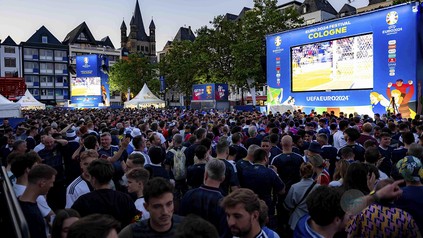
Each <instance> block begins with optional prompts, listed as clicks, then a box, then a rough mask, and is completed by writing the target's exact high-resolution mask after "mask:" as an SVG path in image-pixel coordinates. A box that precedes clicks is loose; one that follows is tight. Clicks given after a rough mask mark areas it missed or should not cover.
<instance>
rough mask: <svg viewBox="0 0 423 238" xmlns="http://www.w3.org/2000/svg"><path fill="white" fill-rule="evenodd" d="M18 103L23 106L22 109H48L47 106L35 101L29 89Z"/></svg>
mask: <svg viewBox="0 0 423 238" xmlns="http://www.w3.org/2000/svg"><path fill="white" fill-rule="evenodd" d="M18 103H20V104H21V108H22V109H46V105H45V104H44V103H41V102H39V101H38V100H37V99H35V98H34V96H32V94H31V93H30V92H29V91H28V89H27V90H26V92H25V95H24V96H23V97H22V98H21V99H19V101H18Z"/></svg>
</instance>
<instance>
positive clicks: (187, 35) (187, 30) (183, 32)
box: [157, 26, 195, 62]
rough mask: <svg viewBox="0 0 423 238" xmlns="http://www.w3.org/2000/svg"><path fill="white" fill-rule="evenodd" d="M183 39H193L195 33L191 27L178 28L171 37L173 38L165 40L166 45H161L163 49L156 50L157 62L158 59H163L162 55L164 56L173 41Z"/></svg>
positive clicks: (192, 40)
mask: <svg viewBox="0 0 423 238" xmlns="http://www.w3.org/2000/svg"><path fill="white" fill-rule="evenodd" d="M185 40H188V41H191V42H194V41H195V35H194V32H193V31H192V29H191V26H188V27H180V28H179V30H178V32H177V33H176V35H175V37H173V40H172V41H168V42H166V45H165V46H164V47H163V50H162V51H159V52H157V62H160V60H161V59H163V57H165V55H166V54H167V52H168V51H169V49H171V48H172V44H173V42H178V41H185Z"/></svg>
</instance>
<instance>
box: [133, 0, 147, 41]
mask: <svg viewBox="0 0 423 238" xmlns="http://www.w3.org/2000/svg"><path fill="white" fill-rule="evenodd" d="M133 20H134V24H135V25H136V26H137V40H140V41H148V39H149V37H148V36H147V34H146V33H145V28H144V23H143V20H142V15H141V10H140V4H139V3H138V0H137V3H136V4H135V11H134V19H133Z"/></svg>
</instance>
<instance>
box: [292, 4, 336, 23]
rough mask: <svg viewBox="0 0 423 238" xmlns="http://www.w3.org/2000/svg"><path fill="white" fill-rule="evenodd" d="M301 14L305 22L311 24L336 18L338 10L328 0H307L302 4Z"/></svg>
mask: <svg viewBox="0 0 423 238" xmlns="http://www.w3.org/2000/svg"><path fill="white" fill-rule="evenodd" d="M300 14H301V16H302V17H303V18H304V24H305V25H310V24H314V23H317V22H322V21H327V20H331V19H334V18H336V16H337V15H338V12H337V11H336V10H335V8H333V6H332V5H331V4H330V3H329V1H328V0H305V1H304V2H303V4H301V7H300Z"/></svg>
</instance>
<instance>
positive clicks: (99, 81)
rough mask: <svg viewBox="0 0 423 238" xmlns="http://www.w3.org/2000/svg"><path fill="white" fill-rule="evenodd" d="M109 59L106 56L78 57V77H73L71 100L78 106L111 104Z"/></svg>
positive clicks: (89, 106)
mask: <svg viewBox="0 0 423 238" xmlns="http://www.w3.org/2000/svg"><path fill="white" fill-rule="evenodd" d="M108 70H109V60H108V58H107V57H106V56H101V57H100V56H99V55H93V54H92V55H81V56H77V57H76V76H77V77H76V78H72V79H71V101H72V104H74V105H75V106H76V107H78V108H97V107H99V106H110V89H109V82H108V81H109V76H108V72H107V71H108Z"/></svg>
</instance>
